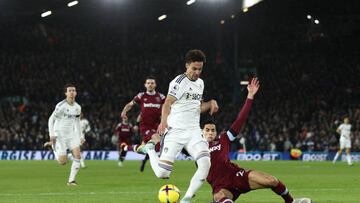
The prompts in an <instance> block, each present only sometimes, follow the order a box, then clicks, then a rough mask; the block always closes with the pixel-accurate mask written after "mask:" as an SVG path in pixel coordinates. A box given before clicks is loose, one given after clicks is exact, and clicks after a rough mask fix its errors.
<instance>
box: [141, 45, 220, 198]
mask: <svg viewBox="0 0 360 203" xmlns="http://www.w3.org/2000/svg"><path fill="white" fill-rule="evenodd" d="M185 60H186V64H185V65H186V72H185V73H184V74H181V75H178V76H177V77H176V78H175V79H174V80H172V81H171V82H170V85H169V91H168V95H167V97H166V100H165V103H164V104H163V107H162V115H161V123H160V125H159V127H158V132H159V134H160V135H163V136H162V146H161V151H160V158H159V157H158V155H157V154H156V152H155V150H154V146H155V143H154V142H152V141H149V142H148V143H147V144H146V145H145V146H143V147H140V148H139V150H140V151H142V152H143V153H147V154H149V157H150V163H151V167H152V169H153V171H154V173H155V175H156V176H157V177H159V178H169V176H170V173H171V171H172V168H173V163H174V159H175V158H176V156H177V155H178V154H179V153H180V151H181V150H182V149H183V148H185V149H186V150H187V152H188V153H189V154H190V155H191V156H192V157H193V158H194V160H195V161H196V163H197V166H198V168H197V170H196V172H195V174H194V176H193V177H192V179H191V181H190V185H189V188H188V190H187V192H186V194H185V195H184V197H183V198H182V199H181V201H180V203H188V202H190V200H191V198H192V197H193V196H194V194H195V192H196V191H197V190H198V189H199V188H200V187H201V185H202V184H203V182H204V181H205V179H206V177H207V175H208V172H209V169H210V153H209V146H208V143H207V142H206V140H205V139H204V138H203V137H202V131H201V129H200V112H206V111H209V110H210V113H211V114H212V113H214V112H217V110H218V106H217V103H216V101H215V100H211V101H209V102H203V101H202V96H203V91H204V82H203V80H202V79H200V78H199V77H200V74H201V72H202V68H203V65H204V62H205V54H204V53H203V52H202V51H200V50H190V51H189V52H188V53H187V54H186V58H185Z"/></svg>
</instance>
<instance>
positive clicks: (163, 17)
mask: <svg viewBox="0 0 360 203" xmlns="http://www.w3.org/2000/svg"><path fill="white" fill-rule="evenodd" d="M166 17H167V16H166V15H165V14H164V15H162V16H159V17H158V20H159V21H162V20H164V19H165V18H166Z"/></svg>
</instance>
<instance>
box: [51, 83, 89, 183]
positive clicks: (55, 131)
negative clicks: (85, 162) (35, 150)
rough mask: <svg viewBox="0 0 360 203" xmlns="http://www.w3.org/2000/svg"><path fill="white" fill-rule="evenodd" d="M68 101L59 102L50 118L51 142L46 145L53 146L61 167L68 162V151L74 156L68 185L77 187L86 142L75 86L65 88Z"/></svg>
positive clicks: (68, 85)
mask: <svg viewBox="0 0 360 203" xmlns="http://www.w3.org/2000/svg"><path fill="white" fill-rule="evenodd" d="M64 92H65V95H66V99H64V100H63V101H61V102H59V103H58V104H57V105H56V107H55V110H54V112H53V113H52V114H51V116H50V118H49V122H48V125H49V134H50V141H49V142H46V143H45V144H44V146H45V147H47V146H51V147H52V149H53V151H54V155H55V158H56V160H57V161H58V162H59V164H60V165H65V164H66V162H67V150H70V151H71V152H72V154H73V157H74V159H73V162H72V165H71V171H70V176H69V179H68V183H67V184H68V185H77V183H76V181H75V178H76V175H77V173H78V171H79V169H80V158H81V153H80V145H81V144H82V143H83V142H84V141H85V139H81V137H82V135H81V127H80V113H81V106H80V105H79V104H78V103H76V102H75V97H76V94H77V93H76V88H75V86H74V85H73V84H67V85H65V87H64Z"/></svg>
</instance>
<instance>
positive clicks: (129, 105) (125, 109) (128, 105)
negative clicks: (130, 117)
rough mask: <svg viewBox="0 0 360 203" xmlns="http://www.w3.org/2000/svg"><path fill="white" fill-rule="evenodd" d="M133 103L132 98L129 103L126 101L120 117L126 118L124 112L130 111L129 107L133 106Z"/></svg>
mask: <svg viewBox="0 0 360 203" xmlns="http://www.w3.org/2000/svg"><path fill="white" fill-rule="evenodd" d="M135 104H136V103H135V101H134V100H131V101H130V102H129V103H127V104H126V105H125V106H124V108H123V110H122V112H121V118H127V116H126V113H127V112H128V111H130V109H131V108H132V107H133V106H135Z"/></svg>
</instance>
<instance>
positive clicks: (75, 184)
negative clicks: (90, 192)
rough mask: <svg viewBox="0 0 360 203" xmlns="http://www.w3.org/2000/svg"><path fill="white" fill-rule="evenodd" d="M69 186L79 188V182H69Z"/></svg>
mask: <svg viewBox="0 0 360 203" xmlns="http://www.w3.org/2000/svg"><path fill="white" fill-rule="evenodd" d="M67 185H68V186H77V185H78V184H77V182H75V180H74V181H71V182H68V183H67Z"/></svg>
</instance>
